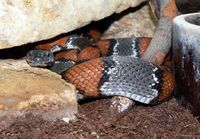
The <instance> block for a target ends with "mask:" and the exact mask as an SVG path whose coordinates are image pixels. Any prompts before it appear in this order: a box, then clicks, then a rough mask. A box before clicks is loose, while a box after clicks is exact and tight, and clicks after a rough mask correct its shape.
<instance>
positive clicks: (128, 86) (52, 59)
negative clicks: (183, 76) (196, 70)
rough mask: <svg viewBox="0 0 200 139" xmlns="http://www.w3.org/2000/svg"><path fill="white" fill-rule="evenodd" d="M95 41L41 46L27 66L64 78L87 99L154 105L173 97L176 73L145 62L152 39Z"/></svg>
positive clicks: (79, 38)
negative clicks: (124, 99) (120, 99)
mask: <svg viewBox="0 0 200 139" xmlns="http://www.w3.org/2000/svg"><path fill="white" fill-rule="evenodd" d="M93 38H94V37H92V36H89V35H88V36H87V35H70V36H67V37H65V38H64V39H63V40H62V42H64V43H62V45H60V44H59V43H57V44H56V43H55V44H53V45H47V46H44V45H43V46H38V47H36V49H35V50H31V51H29V52H28V53H27V55H26V60H27V63H28V64H29V65H31V66H34V67H42V68H44V67H45V68H48V69H50V70H52V71H54V72H56V73H58V74H60V75H62V78H63V79H65V80H66V81H67V82H69V83H71V84H73V85H74V86H75V87H76V89H77V90H79V92H80V93H81V94H82V95H84V96H89V97H100V96H123V97H127V98H129V99H131V100H133V101H135V102H139V103H143V104H152V105H154V104H157V103H160V102H163V101H165V100H167V99H169V98H170V97H171V96H172V93H173V89H174V86H175V79H174V77H173V74H172V73H171V72H170V71H168V70H165V69H163V68H161V67H158V66H156V65H154V64H153V63H150V62H146V61H144V60H142V59H141V57H142V56H143V55H144V53H145V51H146V49H147V48H148V45H149V43H150V41H151V38H146V37H134V38H113V39H103V40H102V39H93Z"/></svg>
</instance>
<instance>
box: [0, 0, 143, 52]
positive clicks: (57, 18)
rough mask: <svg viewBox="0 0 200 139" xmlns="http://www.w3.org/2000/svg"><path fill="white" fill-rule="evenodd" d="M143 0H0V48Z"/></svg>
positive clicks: (64, 29) (55, 32)
mask: <svg viewBox="0 0 200 139" xmlns="http://www.w3.org/2000/svg"><path fill="white" fill-rule="evenodd" d="M143 1H145V0H1V1H0V21H1V22H0V49H2V48H9V47H13V46H18V45H22V44H26V43H30V42H35V41H39V40H44V39H49V38H52V37H54V36H56V35H59V34H62V33H66V32H69V31H72V30H74V29H76V28H79V27H82V26H84V25H86V24H88V23H90V22H91V21H96V20H100V19H102V18H104V17H107V16H109V15H111V14H112V13H114V12H121V11H123V10H124V9H127V8H128V7H134V6H137V5H139V4H140V3H141V2H143Z"/></svg>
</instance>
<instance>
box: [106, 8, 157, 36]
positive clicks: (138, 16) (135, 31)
mask: <svg viewBox="0 0 200 139" xmlns="http://www.w3.org/2000/svg"><path fill="white" fill-rule="evenodd" d="M151 14H152V13H151V12H150V9H149V6H148V5H146V6H144V7H142V8H141V9H139V10H137V11H136V12H131V13H129V14H127V15H125V16H123V17H122V18H120V20H117V21H114V22H113V23H112V24H111V26H110V27H109V28H108V29H107V30H106V31H105V32H104V34H103V38H120V37H152V36H153V34H154V30H155V24H154V22H153V19H152V16H151Z"/></svg>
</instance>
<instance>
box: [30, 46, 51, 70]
mask: <svg viewBox="0 0 200 139" xmlns="http://www.w3.org/2000/svg"><path fill="white" fill-rule="evenodd" d="M26 61H27V63H28V64H29V65H30V66H33V67H49V66H52V65H53V64H54V61H55V60H54V55H53V53H52V52H50V51H45V50H31V51H29V52H28V53H27V55H26Z"/></svg>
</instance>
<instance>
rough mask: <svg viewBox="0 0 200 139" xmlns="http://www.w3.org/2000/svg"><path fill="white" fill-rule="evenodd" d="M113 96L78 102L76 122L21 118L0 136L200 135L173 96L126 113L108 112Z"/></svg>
mask: <svg viewBox="0 0 200 139" xmlns="http://www.w3.org/2000/svg"><path fill="white" fill-rule="evenodd" d="M109 106H110V99H109V98H107V99H101V100H96V101H92V102H89V103H84V104H81V105H79V114H78V115H77V120H76V121H71V122H70V123H69V124H66V123H64V122H63V121H56V122H48V121H45V120H43V119H41V118H40V117H34V116H32V115H30V114H29V115H26V117H20V118H18V119H16V121H15V122H14V123H13V124H12V125H10V126H9V127H8V128H6V129H1V127H0V138H6V139H7V138H9V139H10V138H12V139H16V138H19V139H29V138H33V139H40V138H56V139H93V138H94V139H95V138H103V139H104V138H105V139H118V138H120V139H121V138H122V139H132V138H138V139H142V138H144V139H147V138H155V139H157V138H163V139H179V138H184V139H185V138H192V139H193V138H200V123H199V122H198V120H197V118H196V117H194V116H193V115H192V114H191V113H190V111H188V110H187V109H185V108H184V107H182V106H180V105H179V104H178V103H177V102H176V100H175V99H174V98H173V99H171V100H170V101H168V102H165V103H162V104H160V105H157V106H153V107H152V106H142V105H136V106H135V107H133V108H131V109H130V110H128V111H126V112H124V113H123V114H116V113H111V112H109Z"/></svg>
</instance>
